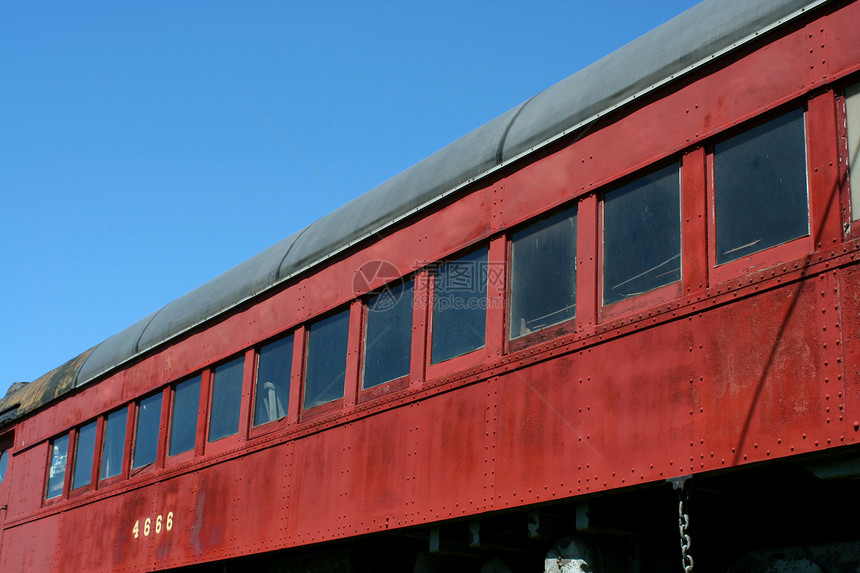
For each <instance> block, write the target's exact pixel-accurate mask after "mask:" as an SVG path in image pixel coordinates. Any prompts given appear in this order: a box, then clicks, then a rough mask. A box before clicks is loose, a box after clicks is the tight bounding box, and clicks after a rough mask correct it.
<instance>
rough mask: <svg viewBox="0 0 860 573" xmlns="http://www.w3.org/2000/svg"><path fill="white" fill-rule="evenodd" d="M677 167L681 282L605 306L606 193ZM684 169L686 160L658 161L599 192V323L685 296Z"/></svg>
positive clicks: (678, 157)
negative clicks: (663, 170)
mask: <svg viewBox="0 0 860 573" xmlns="http://www.w3.org/2000/svg"><path fill="white" fill-rule="evenodd" d="M672 165H676V166H677V168H678V171H677V175H678V246H679V250H680V257H679V260H678V262H679V265H680V272H679V276H678V280H677V281H674V282H671V283H669V284H667V285H663V286H659V287H657V288H655V289H652V290H649V291H646V292H643V293H640V294H637V295H634V296H631V297H629V298H626V299H622V300H618V301H615V302H610V303H609V304H605V303H604V296H603V293H604V284H605V282H606V281H605V277H604V266H603V263H604V260H605V257H606V252H605V249H606V243H605V236H606V235H605V232H606V227H605V225H606V219H605V213H604V199H605V195H606V193H611V192H612V191H615V190H616V189H620V188H622V187H624V186H625V185H627V184H630V183H634V182H635V181H636V180H637V179H640V178H642V177H647V176H648V175H651V174H653V173H655V172H657V171H660V170H662V169H665V168H667V167H670V166H672ZM684 191H685V189H684V166H683V158H682V157H680V156H674V155H673V156H671V157H669V158H666V159H663V160H660V161H656V162H654V163H651V164H649V165H648V166H647V167H645V168H644V169H639V170H637V171H635V172H634V173H632V174H630V175H628V176H625V177H624V178H622V179H620V180H618V181H616V182H613V183H612V184H611V185H609V186H606V187H604V188H603V189H600V190H598V191H597V192H596V197H597V201H598V221H597V228H598V243H597V258H596V261H597V266H596V269H595V270H596V272H597V301H598V320H599V321H600V322H603V321H607V320H614V319H617V318H620V317H622V316H625V315H628V314H630V313H633V312H636V311H638V310H641V309H643V308H648V307H652V306H658V305H660V304H664V303H667V302H669V301H671V300H675V299H677V298H680V297H681V295H682V294H683V283H684V267H685V262H686V261H685V256H686V255H685V252H684Z"/></svg>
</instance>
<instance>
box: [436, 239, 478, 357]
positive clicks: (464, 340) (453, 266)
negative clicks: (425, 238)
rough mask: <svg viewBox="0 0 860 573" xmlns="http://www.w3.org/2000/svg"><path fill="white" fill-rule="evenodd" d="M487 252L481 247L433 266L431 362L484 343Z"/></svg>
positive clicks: (470, 350)
mask: <svg viewBox="0 0 860 573" xmlns="http://www.w3.org/2000/svg"><path fill="white" fill-rule="evenodd" d="M487 252H488V250H487V248H486V247H484V248H482V249H478V250H477V251H474V252H472V253H469V254H468V255H465V256H462V257H460V258H459V259H455V260H452V261H446V262H444V263H442V264H440V265H439V266H438V267H437V268H436V272H435V277H434V281H433V319H432V337H431V338H432V341H431V349H430V357H431V362H432V363H433V364H438V363H439V362H443V361H445V360H448V359H450V358H454V357H455V356H461V355H463V354H466V353H468V352H472V351H473V350H477V349H478V348H481V347H483V346H484V339H485V337H486V330H487V329H486V325H487V274H488V268H487Z"/></svg>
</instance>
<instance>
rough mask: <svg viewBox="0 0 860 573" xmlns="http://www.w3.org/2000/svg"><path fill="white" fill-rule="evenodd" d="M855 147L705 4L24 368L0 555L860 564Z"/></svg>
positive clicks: (859, 141) (6, 474)
mask: <svg viewBox="0 0 860 573" xmlns="http://www.w3.org/2000/svg"><path fill="white" fill-rule="evenodd" d="M858 148H860V2H855V1H847V0H834V1H822V0H815V1H809V0H755V1H753V0H709V1H707V2H705V3H703V4H700V5H699V6H696V7H694V8H693V9H691V10H689V11H687V12H685V13H684V14H682V15H680V16H678V17H677V18H675V19H673V20H672V21H670V22H668V23H666V24H664V25H663V26H661V27H659V28H657V29H655V30H653V31H652V32H650V33H648V34H646V35H645V36H643V37H641V38H640V39H638V40H636V41H634V42H633V43H631V44H629V45H628V46H626V47H624V48H622V49H620V50H618V51H617V52H615V53H613V54H611V55H609V56H607V57H606V58H604V59H602V60H600V61H598V62H596V63H595V64H593V65H592V66H589V67H588V68H585V69H583V70H581V71H580V72H578V73H576V74H574V75H573V76H571V77H570V78H568V79H566V80H564V81H562V82H561V83H559V84H558V85H556V86H553V87H551V88H549V89H548V90H546V91H544V92H542V93H541V94H539V95H537V96H535V97H534V98H532V99H530V100H529V101H528V102H526V103H524V104H522V105H520V106H518V107H517V108H515V109H513V110H511V111H510V112H508V113H506V114H504V115H502V116H500V117H498V118H496V119H495V120H493V121H491V122H489V123H488V124H486V125H484V126H483V127H481V128H479V129H478V130H476V131H474V132H472V133H470V134H468V135H466V136H465V137H463V138H462V139H460V140H458V141H456V142H454V143H453V144H451V145H450V146H448V147H446V148H445V149H443V150H441V151H439V152H438V153H436V154H435V155H433V156H431V157H429V158H428V159H426V160H424V161H422V162H421V163H418V164H417V165H415V166H413V167H411V168H410V169H408V170H406V171H405V172H404V173H402V174H400V175H398V176H397V177H394V178H393V179H391V180H390V181H388V182H386V183H383V184H382V185H380V186H379V187H377V188H375V189H373V190H371V191H370V192H368V193H367V194H365V195H363V196H362V197H360V198H358V199H356V200H355V201H353V202H351V203H349V204H347V205H346V206H344V207H343V208H341V209H340V210H338V211H336V212H334V213H331V214H330V215H328V216H326V217H324V218H323V219H321V220H320V221H318V222H316V223H314V224H312V225H310V226H309V227H307V228H305V229H304V230H302V231H300V232H298V233H296V234H294V235H292V236H290V237H288V238H287V239H285V240H284V241H282V242H281V243H279V244H277V245H275V246H273V247H271V248H270V249H268V250H266V251H264V252H263V253H261V254H259V255H257V256H255V257H253V258H252V259H250V260H248V261H246V262H245V263H243V264H241V265H239V266H238V267H236V268H235V269H233V270H231V271H229V272H227V273H225V274H224V275H222V276H220V277H218V278H216V279H214V280H213V281H211V282H210V283H207V284H206V285H204V286H202V287H200V288H199V289H197V290H195V291H193V292H191V293H189V294H188V295H186V296H184V297H182V298H180V299H178V300H176V301H174V302H173V303H171V304H169V305H167V306H166V307H164V308H163V309H161V310H159V311H158V312H155V313H154V314H152V315H150V316H148V317H146V318H144V319H143V320H141V321H140V322H138V323H136V324H135V325H133V326H131V327H130V328H128V329H127V330H125V331H123V332H120V333H119V334H117V335H115V336H113V337H111V338H109V339H108V340H106V341H105V342H103V343H101V344H100V345H98V346H96V347H95V348H93V349H91V350H89V351H87V352H85V353H84V354H82V355H81V356H79V357H77V358H75V359H73V360H71V361H70V362H68V363H66V364H64V365H62V366H60V367H59V368H57V369H56V370H54V371H52V372H50V373H48V374H46V375H45V376H43V377H42V378H40V379H38V380H36V381H34V382H32V383H30V384H27V385H20V386H21V387H19V388H16V389H14V390H13V391H11V392H10V393H9V394H8V395H7V396H6V397H5V398H3V399H2V401H0V452H2V455H0V570H2V571H3V572H4V573H12V572H23V571H74V572H86V571H118V572H119V571H128V572H131V571H153V570H171V569H183V570H188V571H240V570H246V569H249V568H250V569H255V570H260V571H271V572H275V571H279V572H280V571H283V572H291V573H292V572H299V571H355V572H364V571H406V572H433V571H475V572H478V571H481V572H486V573H489V572H505V571H510V572H520V571H541V570H544V571H580V570H582V571H594V572H607V573H618V572H625V573H626V572H631V573H632V572H652V571H653V572H662V571H677V570H679V568H681V567H684V568H686V569H687V570H688V571H689V570H691V569H692V568H693V567H695V570H697V571H732V572H735V573H737V572H747V571H772V572H787V571H857V570H860V528H857V527H856V524H855V525H854V526H853V527H852V522H854V521H856V515H857V514H858V510H860V501H858V500H860V496H858V480H857V478H858V476H860V462H858V452H860V449H858V441H860V361H858V356H860V337H859V336H858V335H860V266H858V257H860V208H858V207H857V205H860V184H857V183H856V182H857V181H860V170H858V168H857V165H858V164H860V159H858ZM852 173H853V174H854V177H853V181H854V182H855V185H854V188H852V184H851V183H852Z"/></svg>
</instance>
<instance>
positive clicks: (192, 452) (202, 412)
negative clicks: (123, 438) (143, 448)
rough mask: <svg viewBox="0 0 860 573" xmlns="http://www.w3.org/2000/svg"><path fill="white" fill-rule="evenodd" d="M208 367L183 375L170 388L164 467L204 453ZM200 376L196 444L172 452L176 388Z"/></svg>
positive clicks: (178, 463)
mask: <svg viewBox="0 0 860 573" xmlns="http://www.w3.org/2000/svg"><path fill="white" fill-rule="evenodd" d="M207 372H208V369H203V370H200V371H197V372H194V373H192V374H190V375H188V376H183V377H182V378H179V379H178V380H176V381H174V382H172V383H171V384H170V386H169V388H170V400H169V411H168V414H167V424H166V426H167V428H166V431H165V436H164V438H163V439H164V467H166V468H169V467H173V466H177V465H180V464H182V463H185V462H187V461H190V460H192V459H194V458H195V457H197V456H198V455H201V454H202V447H203V444H202V435H203V432H202V431H201V426H203V427H204V428H205V426H206V418H208V414H209V412H208V402H209V393H208V391H207V390H206V389H207V387H208V384H207V382H208V378H207ZM197 376H199V377H200V392H199V395H198V402H197V420H196V422H195V425H194V445H193V446H192V447H191V449H189V450H185V451H183V452H178V453H176V454H173V455H171V454H170V436H171V432H173V423H174V415H173V414H174V408H175V407H176V388H177V387H178V386H179V385H180V384H182V383H184V382H187V381H189V380H192V379H194V378H195V377H197Z"/></svg>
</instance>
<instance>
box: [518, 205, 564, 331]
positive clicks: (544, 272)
mask: <svg viewBox="0 0 860 573" xmlns="http://www.w3.org/2000/svg"><path fill="white" fill-rule="evenodd" d="M575 315H576V207H571V208H569V209H566V210H564V211H561V212H559V213H556V214H554V215H551V216H550V217H547V218H545V219H542V220H540V221H537V222H535V223H532V224H531V225H529V226H528V227H526V228H524V229H522V230H521V231H518V232H516V233H514V234H513V235H512V236H511V322H510V338H512V339H513V338H518V337H520V336H524V335H526V334H529V333H530V332H535V331H538V330H540V329H542V328H546V327H547V326H552V325H554V324H559V323H561V322H564V321H566V320H570V319H572V318H573V317H574V316H575Z"/></svg>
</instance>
